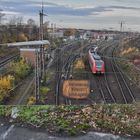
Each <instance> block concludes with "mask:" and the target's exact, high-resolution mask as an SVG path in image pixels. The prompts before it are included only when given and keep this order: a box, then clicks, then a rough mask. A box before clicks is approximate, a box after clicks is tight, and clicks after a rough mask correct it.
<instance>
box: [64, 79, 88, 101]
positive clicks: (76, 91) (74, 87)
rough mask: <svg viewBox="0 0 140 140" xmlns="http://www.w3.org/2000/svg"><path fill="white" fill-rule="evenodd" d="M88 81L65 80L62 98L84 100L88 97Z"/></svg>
mask: <svg viewBox="0 0 140 140" xmlns="http://www.w3.org/2000/svg"><path fill="white" fill-rule="evenodd" d="M89 91H90V88H89V81H87V80H65V81H64V84H63V96H65V97H67V98H73V99H86V98H87V97H88V95H89Z"/></svg>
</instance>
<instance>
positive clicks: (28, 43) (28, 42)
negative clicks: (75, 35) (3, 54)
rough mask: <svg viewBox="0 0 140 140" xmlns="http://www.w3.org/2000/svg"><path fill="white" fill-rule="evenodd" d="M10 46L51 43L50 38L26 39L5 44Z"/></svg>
mask: <svg viewBox="0 0 140 140" xmlns="http://www.w3.org/2000/svg"><path fill="white" fill-rule="evenodd" d="M5 45H7V46H8V47H18V46H40V45H50V42H49V41H48V40H37V41H24V42H16V43H7V44H5Z"/></svg>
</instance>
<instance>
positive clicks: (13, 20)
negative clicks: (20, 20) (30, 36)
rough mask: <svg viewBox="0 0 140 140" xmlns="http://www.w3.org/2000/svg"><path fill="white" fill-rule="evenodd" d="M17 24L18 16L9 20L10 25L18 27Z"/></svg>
mask: <svg viewBox="0 0 140 140" xmlns="http://www.w3.org/2000/svg"><path fill="white" fill-rule="evenodd" d="M16 24H17V17H16V16H12V17H11V18H10V19H9V25H16Z"/></svg>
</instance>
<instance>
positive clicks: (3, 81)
mask: <svg viewBox="0 0 140 140" xmlns="http://www.w3.org/2000/svg"><path fill="white" fill-rule="evenodd" d="M14 80H15V78H14V77H13V76H11V75H8V76H4V77H1V78H0V101H2V100H3V99H4V98H5V97H8V96H9V93H8V91H9V90H11V89H12V88H13V82H14Z"/></svg>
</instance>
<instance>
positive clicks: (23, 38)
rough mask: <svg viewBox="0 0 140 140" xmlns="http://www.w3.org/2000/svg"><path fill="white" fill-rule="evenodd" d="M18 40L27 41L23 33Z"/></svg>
mask: <svg viewBox="0 0 140 140" xmlns="http://www.w3.org/2000/svg"><path fill="white" fill-rule="evenodd" d="M18 39H19V41H27V40H28V38H27V36H25V34H24V33H21V34H19V36H18Z"/></svg>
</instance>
